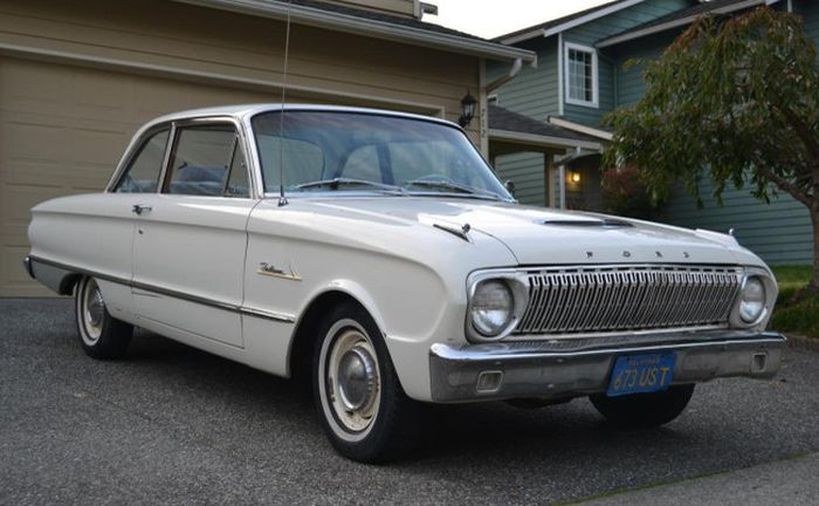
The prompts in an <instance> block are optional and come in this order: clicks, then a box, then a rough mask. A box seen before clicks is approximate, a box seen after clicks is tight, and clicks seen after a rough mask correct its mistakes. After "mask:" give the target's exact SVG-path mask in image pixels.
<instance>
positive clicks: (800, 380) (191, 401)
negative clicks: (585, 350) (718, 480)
mask: <svg viewBox="0 0 819 506" xmlns="http://www.w3.org/2000/svg"><path fill="white" fill-rule="evenodd" d="M76 339H77V338H76V336H75V330H74V324H73V321H72V319H71V303H70V301H67V300H57V299H47V300H19V299H0V455H2V458H0V504H16V505H17V504H43V503H49V504H53V503H80V502H82V503H83V504H99V503H126V502H127V503H158V502H161V503H165V504H175V503H178V504H183V503H184V504H212V503H249V502H253V503H260V502H264V503H288V504H290V503H296V504H300V503H319V504H331V503H332V504H337V503H363V502H368V503H370V502H375V503H384V502H388V503H413V504H417V503H454V504H465V503H469V504H497V503H547V502H553V501H561V502H571V501H578V500H582V499H583V498H587V497H599V496H601V495H602V494H608V497H611V498H613V499H612V500H614V501H615V502H616V501H617V497H618V496H617V495H612V494H616V493H617V492H618V491H621V490H626V489H633V488H640V487H648V486H652V485H657V484H662V483H673V482H679V481H681V480H687V479H691V478H695V477H699V476H704V475H713V474H715V473H726V472H732V471H735V470H738V469H743V468H751V467H753V466H759V465H764V464H767V463H771V462H778V461H783V460H785V459H789V458H791V457H793V456H797V455H805V454H810V453H814V452H817V451H819V424H817V423H816V417H817V414H819V388H817V387H818V386H819V354H817V353H814V352H810V351H798V350H789V351H788V353H787V355H786V362H785V366H784V368H783V371H782V372H781V373H780V375H779V376H778V377H777V378H776V379H775V380H773V381H769V382H761V381H751V380H743V379H730V380H719V381H716V382H714V383H709V384H705V385H701V386H700V387H698V389H697V391H696V393H695V395H694V399H693V400H692V402H691V404H690V406H689V409H688V410H687V411H686V412H685V413H684V414H683V415H682V416H681V417H680V418H679V419H678V420H677V421H675V422H674V423H672V424H670V425H668V426H667V427H665V428H661V429H656V430H652V431H648V432H642V433H619V432H615V431H612V430H610V429H608V428H607V427H606V426H605V425H604V424H603V423H602V421H601V419H600V417H599V416H598V415H597V414H596V412H595V411H594V409H593V408H592V407H591V405H590V404H589V403H588V401H586V400H585V399H576V400H574V401H573V402H571V403H569V404H565V405H561V406H554V407H550V408H546V409H541V410H534V411H520V410H517V409H514V408H512V407H509V406H507V405H506V404H503V403H493V404H486V405H472V406H455V407H446V408H440V409H435V410H434V412H433V413H432V416H431V417H430V419H429V425H430V427H429V431H428V440H427V441H426V442H425V444H424V445H423V446H422V448H421V449H420V450H419V451H418V452H417V453H416V454H415V455H413V456H412V457H411V458H409V459H407V460H405V461H403V462H399V463H397V464H391V465H388V466H381V467H375V466H366V465H361V464H355V463H353V462H350V461H347V460H345V459H343V458H341V457H339V456H337V455H336V454H335V453H334V452H333V450H332V449H331V447H330V445H329V444H328V443H327V441H326V440H325V438H324V435H323V434H322V433H321V430H320V426H319V424H318V423H317V421H316V418H315V416H314V413H313V408H312V405H311V400H310V398H309V396H307V395H305V394H304V393H303V391H302V390H301V389H299V388H297V385H295V384H293V383H292V382H290V381H287V380H282V379H278V378H275V377H272V376H269V375H267V374H264V373H261V372H258V371H255V370H253V369H249V368H247V367H244V366H241V365H238V364H234V363H232V362H229V361H227V360H223V359H220V358H218V357H215V356H212V355H208V354H206V353H203V352H199V351H197V350H194V349H192V348H189V347H186V346H183V345H180V344H176V343H174V342H172V341H169V340H166V339H163V338H161V337H158V336H155V335H150V334H145V333H140V334H138V336H137V338H136V339H135V340H134V342H133V344H132V346H131V353H130V357H129V359H128V360H125V361H119V362H100V361H95V360H92V359H90V358H88V357H86V356H85V355H84V354H83V352H82V351H81V349H80V347H79V344H78V343H77V342H76ZM761 469H765V468H764V467H763V468H761ZM814 469H815V467H814ZM790 474H795V475H798V474H799V473H798V472H794V473H782V476H783V477H784V478H785V479H786V478H787V476H789V475H790ZM702 480H704V479H701V480H696V481H693V482H689V484H690V483H693V484H694V485H693V487H694V488H696V484H698V483H700V482H701V481H702ZM703 486H704V487H705V486H707V484H704V485H703ZM794 486H795V487H797V489H799V485H798V484H796V485H794ZM689 487H692V485H689ZM714 488H715V489H716V490H720V489H721V488H720V487H714ZM725 490H730V487H729V488H725ZM800 490H801V489H800ZM814 490H815V489H814ZM797 491H798V490H797ZM803 492H805V491H804V490H803ZM714 493H717V492H714ZM772 493H773V492H772ZM622 497H624V498H625V497H629V496H628V495H625V496H622ZM771 499H772V500H771V502H782V501H779V500H776V499H775V498H771ZM624 502H629V501H628V500H625V501H624ZM784 502H788V501H784Z"/></svg>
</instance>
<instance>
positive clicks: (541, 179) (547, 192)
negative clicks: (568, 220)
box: [488, 105, 611, 211]
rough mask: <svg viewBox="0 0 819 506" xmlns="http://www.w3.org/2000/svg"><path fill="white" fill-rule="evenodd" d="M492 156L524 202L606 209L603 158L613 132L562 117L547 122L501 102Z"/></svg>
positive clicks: (493, 113)
mask: <svg viewBox="0 0 819 506" xmlns="http://www.w3.org/2000/svg"><path fill="white" fill-rule="evenodd" d="M488 116H489V159H490V162H491V163H492V166H493V167H494V168H495V170H496V172H497V173H498V176H499V177H500V178H501V179H503V180H504V181H512V182H513V183H514V185H515V194H516V195H515V196H516V197H517V198H518V200H520V201H521V203H523V204H529V205H537V206H548V207H555V208H561V209H582V210H590V211H600V210H602V198H601V186H600V184H601V173H600V157H601V153H602V151H603V149H604V146H605V142H607V140H609V139H610V138H611V137H610V134H608V132H604V131H601V130H597V129H592V128H588V127H585V126H583V125H577V124H574V123H570V122H567V121H565V120H562V119H559V118H553V119H550V120H549V122H541V121H537V120H535V119H532V118H530V117H528V116H524V115H522V114H518V113H515V112H513V111H510V110H508V109H504V108H503V107H499V106H497V105H490V106H489V111H488Z"/></svg>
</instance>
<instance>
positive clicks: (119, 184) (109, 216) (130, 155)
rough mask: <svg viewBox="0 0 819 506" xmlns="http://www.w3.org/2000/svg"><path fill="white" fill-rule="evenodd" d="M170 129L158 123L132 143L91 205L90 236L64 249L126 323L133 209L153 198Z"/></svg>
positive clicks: (129, 304) (130, 302) (130, 313)
mask: <svg viewBox="0 0 819 506" xmlns="http://www.w3.org/2000/svg"><path fill="white" fill-rule="evenodd" d="M170 131H171V125H170V124H160V125H157V126H155V127H153V128H151V129H149V130H147V131H146V132H144V133H143V134H142V135H140V137H139V138H138V139H137V140H136V141H135V142H134V143H133V145H132V146H131V147H130V148H129V151H128V152H127V153H126V155H125V159H124V160H123V162H122V168H121V170H120V171H119V172H118V176H117V178H116V180H115V181H114V182H113V183H112V184H111V185H110V186H109V188H108V189H107V191H106V192H105V193H101V194H99V195H98V196H97V197H96V198H95V199H94V200H93V201H92V202H91V204H92V206H93V209H92V213H93V218H94V219H93V222H89V223H85V224H84V226H85V228H86V230H90V231H92V233H91V234H87V233H86V234H72V233H71V232H70V231H66V230H64V231H63V232H68V235H73V236H74V237H82V240H78V241H76V244H72V245H68V246H69V248H72V249H76V250H77V251H82V252H83V257H84V258H85V259H86V261H87V262H88V263H89V266H88V267H89V268H90V266H94V267H95V268H94V269H93V270H95V271H99V272H100V274H101V276H100V277H99V278H98V279H97V282H98V283H99V286H100V288H101V289H102V291H103V294H104V296H105V302H106V306H107V307H108V310H109V311H110V312H111V313H112V314H113V315H115V316H116V317H118V318H121V319H125V320H129V321H130V319H131V317H132V316H133V314H134V313H135V310H134V303H133V294H132V290H131V286H130V285H131V281H132V279H133V246H134V244H133V240H134V234H135V232H136V228H135V221H136V220H135V218H136V214H135V213H134V206H135V205H136V204H137V203H139V202H142V201H144V200H145V199H146V198H150V197H151V196H153V195H154V194H155V193H156V192H157V189H158V188H159V179H160V175H161V172H162V166H163V162H164V160H165V154H166V150H167V148H168V140H169V138H170Z"/></svg>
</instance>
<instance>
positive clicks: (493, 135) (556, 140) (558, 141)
mask: <svg viewBox="0 0 819 506" xmlns="http://www.w3.org/2000/svg"><path fill="white" fill-rule="evenodd" d="M488 135H489V140H490V141H493V140H495V141H506V142H514V143H517V144H522V145H529V146H539V147H544V148H558V149H576V148H580V149H589V150H592V151H602V150H603V144H602V143H600V142H593V141H583V140H580V139H567V138H564V137H554V136H551V135H541V134H530V133H526V132H515V131H512V130H501V129H498V128H489V132H488Z"/></svg>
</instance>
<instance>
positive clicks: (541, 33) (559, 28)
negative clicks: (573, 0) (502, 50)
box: [494, 0, 645, 45]
mask: <svg viewBox="0 0 819 506" xmlns="http://www.w3.org/2000/svg"><path fill="white" fill-rule="evenodd" d="M644 1H645V0H626V1H623V2H621V3H618V4H615V5H609V6H608V7H601V8H600V9H598V10H596V11H593V12H590V13H588V14H586V15H585V16H580V17H578V18H575V19H571V20H569V21H566V22H565V23H560V24H558V25H555V26H552V27H549V28H546V29H543V28H536V29H532V30H530V31H527V32H524V33H519V34H517V35H513V36H511V37H506V36H503V35H501V36H500V37H496V38H495V39H494V40H497V41H498V42H500V43H501V44H507V45H509V44H517V43H518V42H524V41H527V40H530V39H534V38H537V37H551V36H552V35H557V34H558V33H561V32H565V31H566V30H570V29H572V28H574V27H576V26H580V25H584V24H586V23H589V22H591V21H594V20H595V19H599V18H602V17H604V16H608V15H609V14H613V13H615V12H617V11H621V10H623V9H627V8H629V7H632V6H634V5H637V4H639V3H642V2H644ZM513 33H514V32H513Z"/></svg>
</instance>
